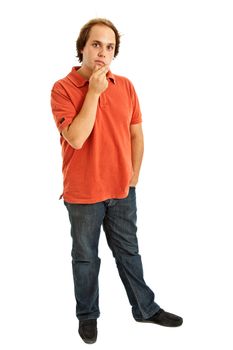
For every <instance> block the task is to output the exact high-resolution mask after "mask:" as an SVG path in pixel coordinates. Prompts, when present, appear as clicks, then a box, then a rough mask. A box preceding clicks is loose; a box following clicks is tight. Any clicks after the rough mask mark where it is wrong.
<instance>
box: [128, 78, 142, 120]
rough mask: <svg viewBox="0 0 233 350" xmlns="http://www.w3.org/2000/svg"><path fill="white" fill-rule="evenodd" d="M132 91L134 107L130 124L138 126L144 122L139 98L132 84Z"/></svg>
mask: <svg viewBox="0 0 233 350" xmlns="http://www.w3.org/2000/svg"><path fill="white" fill-rule="evenodd" d="M130 90H131V91H130V93H131V99H132V107H133V109H132V118H131V122H130V124H138V123H141V122H142V113H141V109H140V104H139V100H138V96H137V94H136V91H135V89H134V86H133V84H132V83H130Z"/></svg>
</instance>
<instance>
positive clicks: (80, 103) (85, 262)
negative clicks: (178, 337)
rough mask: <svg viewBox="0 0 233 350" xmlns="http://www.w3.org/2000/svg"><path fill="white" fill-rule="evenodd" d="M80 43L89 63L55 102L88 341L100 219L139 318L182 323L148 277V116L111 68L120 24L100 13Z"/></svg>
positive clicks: (61, 84) (55, 93)
mask: <svg viewBox="0 0 233 350" xmlns="http://www.w3.org/2000/svg"><path fill="white" fill-rule="evenodd" d="M76 44H77V57H78V58H79V61H80V62H81V63H82V64H81V66H80V67H73V69H72V71H71V72H70V73H69V74H68V75H67V76H66V77H65V78H63V79H61V80H59V81H57V82H56V83H55V84H54V86H53V88H52V95H51V105H52V111H53V115H54V119H55V122H56V125H57V127H58V130H59V132H60V134H61V145H62V155H63V176H64V191H63V194H62V196H63V198H64V204H65V206H66V208H67V210H68V213H69V219H70V223H71V236H72V243H73V245H72V268H73V277H74V286H75V298H76V315H77V318H78V319H79V334H80V336H81V337H82V339H83V340H84V342H86V343H94V342H95V341H96V339H97V318H98V317H99V315H100V311H99V304H98V298H99V290H98V274H99V268H100V258H99V257H98V243H99V236H100V230H101V226H103V230H104V232H105V234H106V237H107V241H108V245H109V247H110V249H111V250H112V253H113V256H114V258H115V260H116V264H117V268H118V272H119V275H120V278H121V280H122V282H123V284H124V287H125V289H126V292H127V295H128V298H129V302H130V304H131V306H132V314H133V317H134V319H135V320H136V321H138V322H150V323H155V324H159V325H163V326H168V327H176V326H180V325H181V324H182V322H183V320H182V318H181V317H179V316H176V315H174V314H170V313H168V312H166V311H164V310H163V309H161V308H160V306H159V305H158V304H156V303H155V301H154V293H153V292H152V290H151V289H150V288H149V287H148V286H147V285H146V283H145V281H144V279H143V268H142V262H141V257H140V255H139V253H138V243H137V236H136V231H137V227H136V219H137V216H136V210H137V209H136V188H135V186H136V185H137V182H138V178H139V171H140V167H141V162H142V157H143V132H142V126H141V122H142V118H141V112H140V107H139V102H138V98H137V95H136V92H135V90H134V87H133V85H132V83H131V82H130V81H129V80H128V79H126V78H124V77H121V76H118V75H115V74H112V72H111V71H110V69H109V68H110V64H111V62H112V60H113V58H114V57H116V56H117V54H118V51H119V45H120V35H119V33H118V31H117V29H116V27H115V26H114V25H113V23H111V22H110V21H108V20H106V19H101V18H97V19H94V20H91V21H89V22H88V23H87V24H85V25H84V27H83V28H82V29H81V31H80V34H79V37H78V39H77V43H76Z"/></svg>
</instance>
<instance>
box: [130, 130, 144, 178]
mask: <svg viewBox="0 0 233 350" xmlns="http://www.w3.org/2000/svg"><path fill="white" fill-rule="evenodd" d="M143 153H144V140H143V135H142V134H141V135H139V136H132V137H131V159H132V167H133V177H134V178H135V179H138V178H139V173H140V168H141V164H142V159H143Z"/></svg>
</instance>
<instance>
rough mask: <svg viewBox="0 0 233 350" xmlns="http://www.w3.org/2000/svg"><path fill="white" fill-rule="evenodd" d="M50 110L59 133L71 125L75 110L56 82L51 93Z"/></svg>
mask: <svg viewBox="0 0 233 350" xmlns="http://www.w3.org/2000/svg"><path fill="white" fill-rule="evenodd" d="M51 108H52V113H53V117H54V120H55V123H56V125H57V128H58V130H59V131H60V133H61V132H62V130H63V129H64V128H66V127H67V126H68V125H70V124H71V123H72V120H73V119H74V118H75V117H76V114H77V113H76V110H75V107H74V105H73V103H72V102H71V100H70V98H69V96H68V95H67V94H66V91H65V90H64V88H63V87H62V86H61V85H60V84H59V83H58V82H57V83H55V84H54V86H53V88H52V91H51Z"/></svg>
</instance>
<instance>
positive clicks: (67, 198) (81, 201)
mask: <svg viewBox="0 0 233 350" xmlns="http://www.w3.org/2000/svg"><path fill="white" fill-rule="evenodd" d="M128 194H129V188H128V191H126V192H122V193H121V194H114V195H112V194H111V195H105V196H103V197H100V198H89V199H84V198H78V197H77V198H75V199H74V197H72V199H71V197H70V196H67V195H65V194H63V195H61V197H63V199H64V201H65V202H67V203H71V204H94V203H98V202H103V201H106V200H108V199H123V198H126V197H127V196H128ZM61 197H60V198H61Z"/></svg>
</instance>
